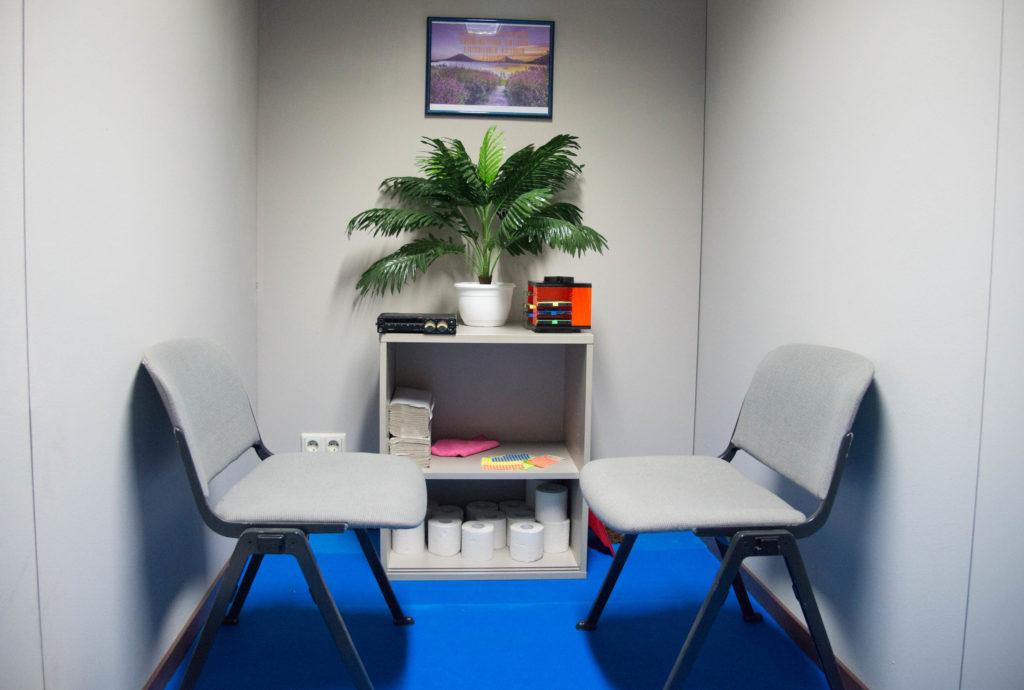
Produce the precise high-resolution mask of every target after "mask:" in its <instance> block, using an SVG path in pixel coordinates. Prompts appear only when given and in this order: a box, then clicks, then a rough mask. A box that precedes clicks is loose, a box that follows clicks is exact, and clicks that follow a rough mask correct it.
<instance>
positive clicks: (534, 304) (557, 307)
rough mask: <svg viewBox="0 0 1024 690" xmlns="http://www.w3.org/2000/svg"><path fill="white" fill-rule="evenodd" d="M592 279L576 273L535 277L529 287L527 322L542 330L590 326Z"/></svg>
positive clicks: (574, 329) (578, 328) (531, 327)
mask: <svg viewBox="0 0 1024 690" xmlns="http://www.w3.org/2000/svg"><path fill="white" fill-rule="evenodd" d="M590 291H591V284H590V283H577V282H576V281H575V280H574V279H573V278H572V276H545V277H544V280H543V281H539V282H538V281H534V280H531V281H530V282H529V285H528V287H527V290H526V325H527V327H529V328H530V329H532V330H534V331H538V332H557V331H563V332H564V331H568V332H574V333H575V332H579V331H580V330H581V329H584V328H590Z"/></svg>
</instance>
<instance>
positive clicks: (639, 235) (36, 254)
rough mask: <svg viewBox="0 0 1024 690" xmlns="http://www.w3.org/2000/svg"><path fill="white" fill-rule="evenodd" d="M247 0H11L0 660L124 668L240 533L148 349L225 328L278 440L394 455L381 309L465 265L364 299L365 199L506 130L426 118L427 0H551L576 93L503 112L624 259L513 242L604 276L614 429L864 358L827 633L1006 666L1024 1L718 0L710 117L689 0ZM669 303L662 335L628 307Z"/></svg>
mask: <svg viewBox="0 0 1024 690" xmlns="http://www.w3.org/2000/svg"><path fill="white" fill-rule="evenodd" d="M378 6H381V7H378ZM256 9H257V8H256V5H255V3H252V2H237V1H234V2H233V1H231V0H223V1H219V2H210V0H190V1H188V2H174V3H168V2H160V3H158V2H150V3H128V4H124V3H118V4H116V5H115V4H114V3H109V2H100V3H97V2H90V3H85V2H71V3H69V2H60V3H58V2H53V1H52V0H51V1H46V0H25V2H12V1H11V0H2V1H0V46H2V48H0V51H2V52H0V57H2V59H0V114H2V116H0V200H2V201H0V280H2V285H3V290H2V291H0V319H2V323H3V329H2V336H0V337H2V341H0V387H2V388H3V389H4V391H5V395H4V396H3V400H2V402H0V415H2V417H0V421H2V424H0V443H2V444H3V447H4V449H5V453H4V454H0V463H2V474H3V476H4V478H5V481H4V482H3V483H2V484H0V486H2V489H0V492H2V494H0V520H2V522H3V524H7V525H17V526H18V529H17V530H15V533H14V534H12V535H9V537H10V541H9V542H8V544H7V550H6V551H5V556H6V557H5V559H3V560H2V561H0V601H2V602H3V607H4V608H3V611H2V616H3V619H4V625H3V626H0V685H4V686H5V687H7V686H10V687H39V686H41V685H42V684H43V679H44V678H45V682H46V685H47V686H49V687H54V688H64V687H138V686H139V685H140V684H141V683H142V682H143V681H144V679H145V678H146V677H147V676H148V674H149V672H150V671H151V670H152V668H153V666H154V664H155V663H156V660H157V659H158V658H159V656H160V655H161V654H162V653H163V652H164V651H165V650H166V649H167V646H168V644H169V643H170V641H171V639H172V638H173V636H174V635H175V634H176V633H177V632H178V630H179V629H180V628H181V626H182V624H183V623H184V620H185V618H186V616H187V615H188V613H189V612H190V610H191V609H192V607H193V606H195V604H196V603H197V602H198V601H199V598H200V596H201V594H202V592H203V591H204V589H205V587H206V586H207V585H208V584H209V582H210V580H211V578H212V575H213V573H214V572H215V570H216V569H217V568H218V567H219V566H220V565H221V564H222V563H223V560H224V558H225V555H226V554H225V549H224V544H222V543H221V542H220V540H217V539H213V538H211V537H209V535H208V534H207V532H206V531H205V530H204V528H203V527H202V526H201V525H200V524H199V522H198V519H197V518H195V517H194V514H193V509H192V506H191V504H190V500H191V499H190V497H189V496H188V494H187V492H186V489H185V487H184V485H183V483H182V481H181V475H180V467H179V464H178V459H177V457H176V455H175V452H174V448H173V445H172V443H171V440H170V438H169V437H168V435H167V433H166V432H167V427H166V419H165V418H164V417H163V413H162V411H161V410H160V408H159V404H158V401H157V399H156V397H155V393H154V391H153V390H152V387H151V386H150V385H149V384H148V382H147V381H146V380H145V379H144V378H140V377H139V376H138V370H137V365H138V358H139V354H140V353H141V350H142V349H143V348H144V347H145V346H146V345H148V344H150V343H152V342H155V341H157V340H160V339H162V338H165V337H170V336H173V335H182V334H198V335H206V336H209V337H213V338H216V339H218V340H220V341H222V342H224V343H225V345H227V346H228V347H229V349H231V351H232V352H233V353H234V355H235V356H236V359H237V360H238V362H239V365H240V368H241V370H242V373H243V376H244V377H245V379H246V380H247V382H248V383H249V386H250V389H251V391H252V392H253V393H254V394H255V393H256V392H257V390H256V383H257V382H258V383H259V391H258V392H259V401H258V402H259V409H258V417H259V419H260V422H261V425H262V426H263V427H264V430H265V432H266V435H267V437H268V441H269V442H270V443H271V444H272V445H274V446H276V447H278V448H281V449H289V448H295V447H297V439H298V433H299V432H300V431H305V430H335V429H337V430H342V431H347V432H349V434H350V439H349V442H350V445H351V446H353V447H356V448H374V447H375V446H376V432H375V429H376V411H375V410H376V401H375V390H376V389H375V380H376V376H377V372H376V345H375V343H376V338H375V335H374V333H373V329H372V325H371V324H372V321H373V318H374V316H375V315H376V314H377V312H379V311H382V310H384V309H402V310H413V309H423V310H427V309H429V310H434V309H451V308H453V303H452V301H451V297H450V294H449V292H448V287H447V286H448V284H449V283H450V282H452V280H453V279H455V278H456V276H457V275H458V274H457V267H456V266H455V265H454V264H453V265H452V266H450V271H449V274H448V275H438V276H432V277H431V278H429V279H427V280H426V281H425V282H422V283H419V284H417V286H416V289H412V290H407V291H406V292H404V293H403V294H402V295H401V296H399V297H395V298H389V299H387V300H363V301H360V300H357V299H355V298H354V291H353V289H352V286H353V284H354V282H355V278H356V276H357V275H358V273H359V271H360V270H361V269H362V268H363V267H364V266H365V265H366V263H367V261H369V260H370V259H372V258H373V257H375V256H379V255H380V254H381V253H382V252H383V251H384V249H385V247H384V244H383V243H382V242H379V241H376V240H372V239H370V238H367V237H358V238H354V239H352V240H347V239H345V237H344V234H343V226H344V223H345V221H346V220H347V219H348V218H349V217H350V216H351V215H352V214H354V213H355V212H357V211H359V210H362V209H364V208H367V207H369V206H371V205H373V204H374V203H375V202H376V191H375V190H376V184H377V182H379V181H380V180H381V179H383V178H384V177H386V176H388V175H392V174H398V173H403V172H412V171H413V170H414V168H413V158H414V156H415V154H416V152H418V151H419V150H420V145H419V138H420V137H421V136H422V135H442V136H456V137H460V138H463V139H465V140H466V141H467V142H469V143H473V142H478V141H479V138H480V136H481V135H482V133H483V131H484V130H485V129H486V127H487V126H488V125H489V124H491V121H488V120H473V119H457V118H429V119H427V118H424V117H423V115H422V110H421V108H422V88H423V74H422V72H423V70H422V63H421V60H422V55H423V41H424V39H423V33H424V18H425V17H426V16H427V15H430V14H460V13H461V14H474V15H480V14H489V15H495V16H510V14H509V13H510V12H512V10H513V9H514V10H515V11H514V13H513V15H512V16H522V17H532V18H550V19H554V20H555V21H556V23H557V24H556V74H555V117H554V120H553V121H552V122H525V121H514V120H502V121H500V124H502V125H503V127H504V129H505V130H506V132H507V137H508V142H509V145H510V147H512V148H515V147H518V146H522V145H523V144H525V143H527V142H537V141H541V140H544V139H545V138H547V137H548V136H550V135H552V134H554V133H556V132H562V131H568V132H573V133H575V134H578V135H579V136H580V137H581V141H582V144H583V155H582V160H583V162H584V163H586V164H587V169H586V175H585V179H584V181H583V184H582V187H581V190H580V200H581V203H582V206H583V208H584V210H585V214H586V218H587V220H588V222H589V223H590V224H592V225H593V226H594V227H596V228H598V229H599V230H601V231H602V232H603V233H605V234H606V236H607V237H608V239H609V241H610V243H611V249H610V251H609V252H608V253H607V254H606V255H605V256H587V257H584V258H583V259H579V260H572V259H569V258H566V257H561V256H558V255H551V256H550V257H547V258H545V259H543V260H541V261H539V262H534V263H530V262H522V263H519V262H508V263H506V264H505V265H504V266H503V268H502V270H503V272H504V273H503V275H505V276H506V277H512V278H514V279H515V280H517V281H519V282H520V283H522V282H523V281H524V280H525V279H527V278H529V277H534V276H536V275H543V274H544V273H569V274H575V275H577V276H578V277H580V278H581V279H586V280H590V281H593V282H594V284H595V288H596V290H597V291H596V293H595V308H596V312H595V329H594V330H595V334H596V335H597V348H596V350H595V353H596V366H595V405H594V445H593V447H594V454H595V456H601V455H615V454H623V453H631V452H667V451H672V450H677V449H680V450H684V451H686V450H689V449H690V448H691V446H693V447H695V448H696V450H698V451H700V452H717V451H718V450H720V449H721V445H722V443H723V442H724V439H725V438H726V436H727V435H728V433H729V431H730V429H731V426H732V423H733V420H734V417H735V413H736V408H737V405H738V403H739V400H740V397H741V396H742V393H743V390H744V388H745V386H746V382H747V380H748V378H749V375H750V372H751V370H752V368H753V367H754V365H755V363H756V361H757V359H758V358H759V357H760V356H761V354H762V353H763V352H764V351H765V350H767V349H768V348H770V347H772V346H774V345H776V344H778V343H781V342H785V341H792V340H805V341H812V342H826V343H832V344H837V345H841V346H845V347H849V348H851V349H855V350H858V351H861V352H863V353H865V354H866V355H868V356H870V357H871V358H872V359H873V360H874V361H875V362H876V365H877V366H878V380H877V383H876V386H875V387H874V389H873V391H872V392H871V393H870V394H869V397H868V399H867V400H866V402H865V406H864V409H863V412H862V414H861V417H860V419H859V420H858V423H857V426H856V428H855V432H856V434H857V440H856V442H855V444H854V454H853V457H852V459H851V463H850V468H849V471H848V475H847V477H846V479H845V481H844V484H843V487H842V489H841V491H840V496H839V502H838V504H837V507H836V511H835V513H834V515H833V518H832V520H831V521H830V523H829V525H828V526H827V527H826V529H825V531H824V532H822V533H821V534H819V535H817V536H816V537H814V538H813V539H812V540H811V542H810V544H809V549H808V553H807V556H808V560H809V562H810V568H811V569H812V576H813V577H815V581H816V584H817V591H818V593H819V597H820V602H821V604H822V606H823V608H824V610H825V613H826V617H827V619H828V623H829V624H830V628H831V632H832V635H833V640H834V642H835V644H836V647H837V651H838V653H839V655H840V657H841V658H842V659H843V660H844V661H846V662H847V663H848V664H849V665H850V666H851V667H852V668H853V670H854V671H855V672H856V673H857V674H859V675H860V676H861V677H862V678H863V679H864V680H865V681H866V682H868V684H869V685H871V686H872V687H877V688H903V687H957V686H961V687H965V688H968V687H969V688H983V687H984V688H987V687H993V688H996V687H1007V686H1011V685H1013V684H1015V683H1016V682H1017V681H1019V679H1020V678H1021V677H1024V668H1022V665H1024V662H1022V661H1021V656H1020V655H1019V654H1017V653H1016V645H1017V640H1019V639H1020V634H1021V632H1024V631H1022V630H1021V624H1020V623H1019V622H1017V621H1015V620H1013V619H1012V618H1011V616H1010V615H1008V614H1007V612H1010V613H1013V612H1019V611H1020V610H1021V609H1022V608H1024V606H1022V604H1024V602H1022V601H1021V596H1020V595H1019V594H1016V593H1015V592H1014V590H1013V589H1012V584H1013V577H1014V575H1015V573H1016V572H1017V571H1018V570H1019V569H1020V566H1021V565H1022V563H1021V557H1020V556H1019V555H1018V554H1017V553H1016V551H1015V550H1014V549H1012V538H1013V536H1014V535H1013V534H1012V533H1011V532H1010V530H1012V529H1013V527H1014V526H1015V525H1016V524H1017V523H1018V522H1020V519H1021V517H1024V516H1022V515H1021V514H1020V513H1021V508H1020V507H1019V504H1020V502H1019V501H1015V500H1014V499H1015V493H1016V492H1015V487H1017V486H1019V485H1020V482H1021V471H1020V469H1019V463H1017V462H1015V460H1014V458H1015V454H1014V449H1015V448H1014V445H1013V441H1014V440H1015V437H1016V435H1015V434H1014V430H1015V426H1016V424H1017V419H1018V417H1019V414H1017V413H1018V412H1019V410H1021V409H1022V407H1024V400H1021V394H1020V393H1019V391H1021V390H1024V386H1022V385H1021V384H1024V381H1021V380H1020V377H1021V373H1020V367H1019V366H1016V364H1017V360H1018V358H1019V353H1020V352H1021V350H1022V345H1024V332H1022V324H1024V320H1022V319H1021V318H1020V315H1019V304H1020V303H1021V300H1022V298H1024V283H1022V282H1021V279H1020V277H1019V273H1020V271H1019V270H1018V269H1019V265H1020V264H1021V256H1022V253H1024V247H1022V246H1021V237H1020V235H1021V228H1022V227H1024V209H1022V206H1021V201H1020V194H1019V189H1020V188H1021V186H1022V183H1024V179H1022V177H1024V175H1022V170H1024V141H1022V132H1021V127H1020V125H1019V123H1020V122H1021V121H1024V118H1022V116H1024V95H1022V93H1021V84H1022V83H1024V2H1022V0H1008V1H1007V2H1006V3H1005V14H1004V7H1003V5H1002V4H1000V3H999V2H994V1H992V0H990V1H988V2H968V1H967V0H959V1H953V0H947V1H945V2H941V3H934V2H928V3H925V2H910V1H909V0H905V1H901V2H899V3H881V2H872V3H855V2H852V1H846V0H843V1H842V2H832V3H827V4H823V3H812V2H795V1H794V2H789V1H785V2H784V1H782V0H772V1H771V2H763V3H756V4H755V3H741V2H732V1H726V0H721V1H720V2H716V3H712V4H711V6H710V14H709V16H708V18H707V19H708V25H707V26H708V29H707V49H708V57H707V72H706V74H707V77H706V80H707V99H706V107H707V116H706V122H707V136H706V139H705V137H704V122H705V116H704V108H705V53H704V49H705V8H704V3H702V2H694V3H673V2H653V1H651V2H646V3H631V4H628V5H625V4H623V3H617V2H611V1H605V2H589V3H585V2H582V1H581V2H566V3H560V4H558V5H557V6H556V7H551V6H550V5H549V4H545V3H541V2H524V3H519V4H516V5H515V7H514V8H510V7H509V6H508V5H507V3H506V4H501V3H498V2H491V1H486V2H483V4H481V3H469V2H465V1H463V0H455V1H454V3H445V4H441V3H434V2H425V3H416V2H412V1H411V0H405V1H403V2H394V3H388V4H386V5H385V4H384V3H368V2H359V3H357V2H340V1H338V2H305V3H294V2H290V3H286V2H270V1H269V0H268V1H266V2H263V3H261V4H260V5H259V19H258V24H257V11H256ZM22 13H24V22H22V18H21V15H22ZM22 28H24V40H23V38H22ZM382 37H386V38H382ZM257 40H258V41H259V50H257ZM609 47H612V48H613V49H612V50H609ZM23 59H24V77H23V73H22V60H23ZM257 82H258V83H257ZM23 88H24V91H23V90H22V89H23ZM257 88H258V89H259V102H258V103H257ZM22 112H24V122H23V121H22ZM705 144H706V169H705V170H704V171H703V175H702V166H704V160H703V159H704V158H705V155H704V153H705V152H704V151H703V150H702V146H703V145H705ZM257 152H258V154H257ZM257 155H258V158H257ZM257 178H258V179H257ZM702 193H703V214H704V218H703V232H701V211H702V198H701V195H702ZM257 204H258V206H257ZM701 243H703V246H701ZM698 276H699V279H698ZM458 277H459V278H461V277H462V276H461V275H458ZM698 280H699V282H698ZM257 282H258V285H257ZM698 288H699V294H700V303H699V307H700V320H699V324H700V338H699V348H698V341H697V324H698V319H697V313H698V312H697V308H698V299H697V296H698ZM638 295H640V296H642V297H643V298H644V302H643V303H644V304H646V305H648V306H647V307H646V311H641V312H639V313H636V311H635V309H636V299H635V298H636V297H637V296H638ZM666 309H670V310H671V313H672V315H673V317H674V318H673V320H672V321H670V322H668V323H667V324H665V325H664V326H663V327H662V328H661V329H659V331H658V335H657V337H651V336H650V335H649V333H648V332H645V331H643V330H642V329H639V328H636V327H632V328H630V327H629V326H628V325H627V322H626V321H624V320H623V315H624V314H635V319H634V320H643V319H644V318H645V317H646V318H648V319H650V318H655V317H659V316H662V317H663V316H664V314H665V312H666ZM257 343H258V348H257ZM698 354H699V357H698ZM30 384H31V385H30ZM695 396H696V406H695V404H694V403H695ZM30 412H31V416H30ZM30 420H31V421H30ZM693 420H696V422H695V426H694V427H693V428H691V422H692V421H693ZM30 432H31V435H30ZM691 433H692V436H691ZM82 526H86V527H87V529H81V527H82ZM1008 545H1009V547H1008ZM37 564H38V572H37V571H36V566H37ZM83 564H88V567H89V568H90V572H91V575H90V576H89V577H82V574H81V567H83ZM758 573H759V575H761V576H762V577H764V578H765V579H766V580H767V581H768V582H769V583H770V584H771V585H772V587H773V589H774V590H775V593H776V594H777V595H779V596H780V597H782V598H784V599H785V600H786V601H788V602H789V603H790V605H791V606H794V608H795V605H794V602H792V600H791V599H789V598H788V597H789V594H788V591H789V589H788V586H787V585H786V584H785V583H784V582H783V580H782V578H781V573H780V572H779V571H778V569H774V568H764V567H759V568H758ZM37 582H38V585H37ZM37 586H38V590H37ZM37 591H38V594H37ZM37 602H41V603H37ZM122 612H131V613H132V614H134V615H122ZM140 612H141V613H142V615H138V614H139V613H140ZM112 617H116V618H115V620H116V623H111V619H112ZM97 660H99V662H97ZM961 677H962V680H961Z"/></svg>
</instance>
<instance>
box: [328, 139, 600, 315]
mask: <svg viewBox="0 0 1024 690" xmlns="http://www.w3.org/2000/svg"><path fill="white" fill-rule="evenodd" d="M423 142H424V143H425V144H426V145H427V147H428V151H427V152H426V153H425V154H424V155H423V156H421V157H420V158H419V159H418V161H417V164H418V167H419V170H420V171H421V172H422V174H423V175H422V177H389V178H388V179H386V180H384V181H383V182H382V183H381V185H380V190H381V192H382V193H383V194H384V195H385V196H387V197H389V198H391V199H392V200H394V201H395V202H396V206H395V207H392V208H372V209H369V210H367V211H363V212H362V213H360V214H358V215H356V216H355V217H354V218H352V220H350V221H349V223H348V234H349V235H350V236H351V234H352V233H353V232H354V231H356V230H368V231H370V232H371V233H372V234H373V235H375V236H379V235H383V236H386V237H395V236H398V235H401V234H402V233H411V234H414V235H415V237H414V238H413V239H411V240H410V241H409V242H407V243H406V244H404V245H402V246H401V247H400V248H399V249H397V250H396V251H394V252H392V253H391V254H388V255H387V256H385V257H384V258H382V259H379V260H378V261H375V262H374V263H373V264H372V265H371V266H370V267H369V268H367V269H366V270H365V271H364V272H363V274H362V276H360V278H359V281H358V282H357V283H356V288H357V289H358V290H359V291H360V292H361V293H362V294H364V295H365V294H366V293H368V292H372V293H376V294H384V293H385V292H386V291H389V290H390V291H391V292H397V291H399V290H401V288H402V286H404V285H405V284H407V283H410V282H412V281H414V280H416V278H417V277H419V274H420V273H422V272H424V271H426V269H427V268H428V267H429V266H430V265H431V264H433V263H434V261H436V260H437V259H439V258H441V257H442V256H446V255H449V254H454V255H461V256H463V257H464V258H465V260H466V261H467V262H468V263H469V265H470V266H471V267H472V270H473V272H474V275H476V276H477V278H478V279H479V281H480V282H481V283H489V282H491V277H492V276H493V274H494V269H495V266H496V265H497V263H498V258H499V257H500V256H501V255H502V253H503V252H508V253H509V254H511V255H513V256H516V255H520V254H534V255H536V254H540V253H541V252H542V251H544V248H545V247H551V248H553V249H558V250H561V251H564V252H567V253H569V254H571V255H573V256H576V255H579V254H582V253H584V252H586V251H587V250H591V249H592V250H596V251H598V252H601V251H602V250H604V249H605V248H606V247H607V246H608V242H607V241H606V240H605V238H604V237H603V236H602V235H601V234H600V233H598V232H597V231H595V230H594V229H593V228H590V227H587V226H586V225H583V222H582V219H583V214H582V212H581V211H580V209H579V208H578V207H577V206H576V205H575V204H572V203H569V202H566V201H555V196H556V195H557V194H558V193H559V192H561V191H562V190H564V189H565V188H566V186H567V185H568V184H569V183H570V182H571V181H572V180H574V179H575V178H576V177H577V176H578V175H579V174H580V172H581V171H582V169H583V166H581V165H578V164H577V163H576V162H575V160H574V159H575V157H576V152H577V151H578V150H579V148H580V146H579V142H578V141H577V138H576V137H575V136H572V135H569V134H559V135H557V136H555V137H553V138H552V139H551V140H550V141H549V142H547V143H546V144H544V145H543V146H539V147H537V148H534V146H533V145H532V144H531V145H528V146H525V147H523V148H522V149H520V150H519V151H516V152H515V153H513V154H512V155H511V156H509V157H508V158H507V159H506V158H505V144H504V134H503V133H502V132H500V131H498V129H497V127H491V128H490V129H488V130H487V132H486V134H484V139H483V143H482V144H481V146H480V155H479V158H478V160H477V162H476V163H474V162H473V161H472V160H471V159H470V157H469V154H468V153H467V151H466V147H465V146H463V144H462V142H461V141H459V140H458V139H431V138H426V137H425V138H424V139H423ZM435 232H436V233H437V234H435Z"/></svg>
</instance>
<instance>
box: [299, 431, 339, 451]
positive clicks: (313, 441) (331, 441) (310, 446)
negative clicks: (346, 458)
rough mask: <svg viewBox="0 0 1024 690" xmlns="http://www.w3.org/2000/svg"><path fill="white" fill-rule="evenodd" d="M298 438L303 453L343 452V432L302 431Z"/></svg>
mask: <svg viewBox="0 0 1024 690" xmlns="http://www.w3.org/2000/svg"><path fill="white" fill-rule="evenodd" d="M300 439H301V441H302V452H304V453H344V452H345V434H343V433H336V432H335V433H303V434H300Z"/></svg>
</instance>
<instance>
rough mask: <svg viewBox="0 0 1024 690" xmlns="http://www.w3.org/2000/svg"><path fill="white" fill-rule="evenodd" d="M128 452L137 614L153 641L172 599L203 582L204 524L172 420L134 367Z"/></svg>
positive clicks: (149, 382) (145, 375)
mask: <svg viewBox="0 0 1024 690" xmlns="http://www.w3.org/2000/svg"><path fill="white" fill-rule="evenodd" d="M130 424H131V432H130V433H131V449H130V450H131V456H132V467H133V468H134V470H135V476H134V479H135V482H134V484H135V498H136V501H137V506H136V508H137V515H138V516H139V523H140V524H139V527H140V528H141V529H140V530H139V531H140V533H141V536H140V538H139V542H140V543H139V556H140V560H141V563H140V565H141V568H142V571H143V573H144V584H143V587H144V589H143V591H142V595H143V596H144V600H145V604H146V607H147V608H146V611H145V612H144V613H143V615H142V616H141V618H143V619H144V620H145V621H147V623H148V625H149V629H148V633H149V635H150V640H151V642H156V638H157V637H158V636H159V634H160V630H161V624H162V623H163V621H164V618H165V616H167V615H168V612H169V611H170V609H171V607H172V606H173V604H174V601H175V599H176V597H177V596H178V595H180V594H181V592H183V591H184V590H186V589H188V588H189V585H192V586H193V587H194V586H195V585H196V583H199V584H200V585H201V586H203V587H205V586H206V584H208V583H207V582H206V561H207V552H206V541H205V526H204V525H203V523H202V519H201V518H200V517H199V512H198V511H197V510H196V506H195V501H194V500H193V498H192V492H191V489H190V488H189V485H188V479H187V477H186V476H185V469H184V467H182V461H181V456H180V455H179V454H178V447H177V444H176V443H175V441H174V434H173V433H172V431H171V422H170V419H169V418H168V416H167V412H166V411H165V409H164V406H163V402H162V401H161V400H160V394H159V393H158V392H157V389H156V386H155V385H154V383H153V380H152V379H151V378H150V377H149V374H148V373H146V371H145V370H144V369H142V368H141V367H140V368H139V369H138V371H137V373H136V376H135V382H134V386H133V389H132V396H131V401H130Z"/></svg>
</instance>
